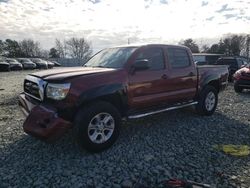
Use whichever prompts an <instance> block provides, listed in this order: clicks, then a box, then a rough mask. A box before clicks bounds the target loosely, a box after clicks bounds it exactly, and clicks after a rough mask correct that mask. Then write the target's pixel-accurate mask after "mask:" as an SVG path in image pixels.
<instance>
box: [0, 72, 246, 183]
mask: <svg viewBox="0 0 250 188" xmlns="http://www.w3.org/2000/svg"><path fill="white" fill-rule="evenodd" d="M27 73H28V71H23V72H11V73H0V187H160V186H163V185H164V183H163V182H164V181H165V180H167V179H169V178H180V179H188V180H192V181H196V182H203V183H207V184H210V185H212V186H213V187H250V156H247V157H233V156H229V155H226V154H224V153H222V152H220V151H217V150H215V149H214V148H213V145H215V144H246V145H250V116H249V114H250V91H245V92H244V93H242V94H236V93H235V92H234V91H233V87H232V85H229V87H228V88H227V90H226V91H224V92H223V93H222V94H220V96H219V105H218V109H217V110H216V112H215V114H214V115H213V116H211V117H200V116H198V115H196V114H194V113H193V111H192V109H190V108H188V109H183V110H178V111H171V112H167V113H162V114H159V115H155V116H151V117H148V118H143V119H139V120H133V121H129V122H124V123H123V126H122V130H121V135H120V137H119V139H118V141H117V142H116V143H115V145H114V146H113V147H111V148H110V149H108V150H106V151H104V152H102V153H99V154H90V153H88V152H86V151H82V150H80V149H79V148H78V146H77V145H76V144H75V142H74V139H73V136H72V133H71V132H69V134H67V135H65V136H64V137H63V138H62V139H60V140H58V141H57V142H56V143H54V144H46V143H43V142H41V141H39V140H37V139H35V138H32V137H30V136H28V135H26V134H25V133H24V132H23V130H22V123H23V121H24V117H23V115H22V113H21V112H20V111H19V109H18V106H17V95H18V93H19V92H21V91H22V82H23V78H24V77H25V75H26V74H27Z"/></svg>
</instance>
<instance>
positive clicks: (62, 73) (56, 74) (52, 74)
mask: <svg viewBox="0 0 250 188" xmlns="http://www.w3.org/2000/svg"><path fill="white" fill-rule="evenodd" d="M114 70H115V69H112V68H99V67H72V68H65V67H63V68H56V69H51V70H45V71H39V72H35V73H32V74H30V75H32V76H35V77H38V78H42V79H43V80H46V81H61V80H65V79H69V78H72V77H76V76H83V75H90V74H100V73H104V72H110V71H114Z"/></svg>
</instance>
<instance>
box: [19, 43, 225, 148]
mask: <svg viewBox="0 0 250 188" xmlns="http://www.w3.org/2000/svg"><path fill="white" fill-rule="evenodd" d="M227 78H228V69H227V67H226V66H211V65H207V66H201V67H199V66H196V65H195V63H194V61H193V57H192V53H191V51H190V49H189V48H187V47H184V46H175V45H164V44H147V45H133V46H121V47H114V48H108V49H104V50H102V51H100V52H99V53H97V54H96V55H94V56H93V57H92V58H91V59H90V60H89V61H88V62H87V63H86V64H85V65H84V66H82V67H74V68H57V69H55V70H46V71H40V72H36V73H31V74H29V75H27V76H26V78H25V80H24V92H23V93H21V94H20V96H19V105H20V107H21V109H22V111H23V112H24V114H25V115H26V116H27V118H26V120H25V122H24V124H23V129H24V131H25V132H26V133H28V134H30V135H32V136H35V137H37V138H40V139H42V140H45V141H53V140H55V139H57V138H59V137H61V136H62V135H63V134H64V133H65V132H66V131H67V130H68V129H71V128H73V133H74V137H75V139H76V141H77V142H78V143H79V144H80V146H82V147H83V148H85V149H87V150H89V151H93V152H98V151H102V150H104V149H106V148H108V147H110V146H111V145H112V144H113V143H114V142H115V140H116V139H117V138H118V135H119V130H120V123H121V120H122V119H124V120H127V119H134V118H141V117H145V116H148V115H153V114H156V113H160V112H165V111H168V110H174V109H178V108H183V107H187V106H195V108H196V110H197V112H198V113H199V114H201V115H212V114H213V113H214V111H215V109H216V106H217V101H218V93H219V92H220V91H222V90H223V89H225V88H226V86H227Z"/></svg>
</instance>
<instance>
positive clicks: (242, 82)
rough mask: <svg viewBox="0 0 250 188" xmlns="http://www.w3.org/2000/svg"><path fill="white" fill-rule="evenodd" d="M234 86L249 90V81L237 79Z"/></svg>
mask: <svg viewBox="0 0 250 188" xmlns="http://www.w3.org/2000/svg"><path fill="white" fill-rule="evenodd" d="M234 84H236V85H237V86H239V87H242V88H246V89H250V80H242V79H239V80H235V81H234Z"/></svg>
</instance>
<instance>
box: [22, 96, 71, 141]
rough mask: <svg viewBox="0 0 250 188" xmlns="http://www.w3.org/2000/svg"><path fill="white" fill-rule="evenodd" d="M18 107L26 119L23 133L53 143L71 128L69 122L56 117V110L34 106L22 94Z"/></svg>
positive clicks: (39, 105)
mask: <svg viewBox="0 0 250 188" xmlns="http://www.w3.org/2000/svg"><path fill="white" fill-rule="evenodd" d="M19 106H20V108H21V110H22V111H23V113H24V115H25V116H26V117H27V118H26V120H25V122H24V124H23V130H24V132H26V133H28V134H30V135H32V136H34V137H37V138H39V139H41V140H44V141H54V140H56V139H58V138H60V137H61V136H62V135H63V134H64V133H65V132H66V131H67V130H68V129H70V128H71V127H72V123H71V122H69V121H66V120H64V119H62V118H60V117H58V115H57V111H56V109H53V108H51V107H48V106H43V105H41V104H34V103H32V102H30V101H29V100H28V99H27V98H26V97H25V94H23V93H22V94H20V95H19Z"/></svg>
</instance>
